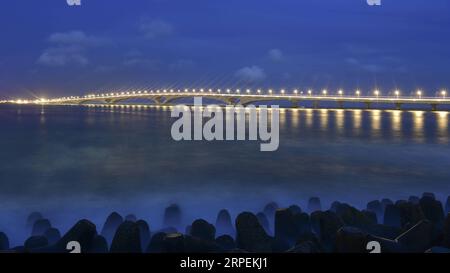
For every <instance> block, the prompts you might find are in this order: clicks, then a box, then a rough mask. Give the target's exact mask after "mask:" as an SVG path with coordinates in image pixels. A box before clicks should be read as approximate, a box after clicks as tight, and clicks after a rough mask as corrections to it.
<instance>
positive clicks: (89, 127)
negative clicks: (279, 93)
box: [0, 105, 450, 239]
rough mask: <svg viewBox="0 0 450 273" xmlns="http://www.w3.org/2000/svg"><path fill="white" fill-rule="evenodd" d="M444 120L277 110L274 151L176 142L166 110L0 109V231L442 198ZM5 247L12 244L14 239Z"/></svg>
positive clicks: (447, 181)
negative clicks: (276, 206) (122, 217)
mask: <svg viewBox="0 0 450 273" xmlns="http://www.w3.org/2000/svg"><path fill="white" fill-rule="evenodd" d="M449 118H450V115H449V113H447V112H424V111H403V112H402V111H388V110H383V111H380V110H368V111H366V110H307V109H298V110H290V109H286V110H283V111H282V112H281V115H280V147H279V149H278V151H276V152H265V153H264V152H260V151H259V143H258V142H248V141H245V142H242V141H241V142H235V141H233V142H205V141H201V142H194V141H192V142H186V141H183V142H175V141H173V140H172V139H171V137H170V127H171V125H172V122H173V121H174V119H172V118H171V117H170V109H169V108H168V107H159V108H157V107H150V108H143V107H141V108H137V107H135V108H132V107H128V108H127V107H122V108H120V107H114V108H111V107H87V106H83V107H75V106H72V107H71V106H66V107H59V106H58V107H57V106H49V107H37V106H11V105H1V106H0V124H1V131H0V132H1V134H0V145H1V147H0V151H1V153H0V230H4V231H7V232H9V233H10V234H11V233H12V234H13V235H12V236H13V237H14V236H16V238H19V237H20V234H19V232H18V231H17V228H16V227H17V226H20V227H22V226H24V222H25V217H26V215H27V214H28V213H29V212H30V211H34V210H39V211H41V212H43V213H44V215H45V216H47V217H49V218H51V220H52V222H53V224H54V225H55V226H57V227H58V228H60V229H62V230H64V229H66V228H67V227H68V225H69V223H70V224H72V223H73V221H75V219H79V218H81V217H85V218H90V219H92V220H94V222H95V223H97V224H98V226H99V228H101V225H102V223H103V219H104V218H105V217H106V215H107V214H109V212H111V211H112V210H117V211H119V212H120V213H123V214H127V213H135V214H136V215H137V216H138V217H141V218H144V219H146V220H148V221H149V223H150V226H151V228H152V229H153V230H154V229H156V228H159V225H160V224H161V218H162V212H163V208H164V207H166V206H167V205H169V204H170V203H173V202H176V203H179V204H180V205H181V206H182V208H183V210H184V212H185V220H186V223H187V222H190V221H191V220H192V219H194V218H198V217H203V218H205V219H207V220H210V221H214V219H215V215H216V213H217V211H218V210H219V209H221V208H228V209H230V211H231V212H232V214H233V215H235V214H236V213H237V212H238V211H240V210H244V209H245V210H251V211H255V212H257V211H258V210H261V208H262V206H263V205H264V204H265V203H267V202H268V201H272V200H275V201H277V202H279V203H280V204H281V205H290V204H292V203H297V204H299V205H300V206H302V207H305V201H306V200H307V199H308V198H309V197H310V196H320V197H321V198H322V200H323V203H324V204H325V205H326V206H327V205H329V203H330V202H331V201H334V200H340V201H347V202H350V203H352V204H354V205H356V206H359V207H361V206H364V205H365V204H366V203H367V201H369V200H370V199H377V198H382V197H390V198H407V197H408V196H409V195H412V194H414V195H419V194H421V193H422V192H423V191H432V192H435V193H436V195H437V197H438V198H440V199H445V198H446V196H447V195H449V194H450V147H449V142H450V128H449V127H450V126H449ZM13 239H14V238H13Z"/></svg>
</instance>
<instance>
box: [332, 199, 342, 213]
mask: <svg viewBox="0 0 450 273" xmlns="http://www.w3.org/2000/svg"><path fill="white" fill-rule="evenodd" d="M340 205H341V202H338V201H334V202H333V203H331V206H330V211H332V212H336V210H337V208H338V207H339V206H340Z"/></svg>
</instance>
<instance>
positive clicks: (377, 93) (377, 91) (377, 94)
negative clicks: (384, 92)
mask: <svg viewBox="0 0 450 273" xmlns="http://www.w3.org/2000/svg"><path fill="white" fill-rule="evenodd" d="M373 93H374V94H375V96H377V98H378V96H380V90H378V89H376V90H375V91H374V92H373Z"/></svg>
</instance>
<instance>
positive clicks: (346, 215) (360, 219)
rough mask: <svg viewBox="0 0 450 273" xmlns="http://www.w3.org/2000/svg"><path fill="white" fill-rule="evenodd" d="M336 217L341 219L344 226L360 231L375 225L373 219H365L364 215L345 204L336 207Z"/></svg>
mask: <svg viewBox="0 0 450 273" xmlns="http://www.w3.org/2000/svg"><path fill="white" fill-rule="evenodd" d="M336 215H337V216H338V217H339V218H340V219H341V221H342V223H343V224H344V225H346V226H352V227H358V228H361V229H366V228H367V227H369V226H371V225H375V224H376V223H377V221H376V219H373V217H367V215H366V214H365V213H363V212H361V211H359V210H358V209H356V208H354V207H352V206H350V205H348V204H345V203H342V204H340V205H339V206H338V207H337V209H336Z"/></svg>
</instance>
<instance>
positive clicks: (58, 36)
mask: <svg viewBox="0 0 450 273" xmlns="http://www.w3.org/2000/svg"><path fill="white" fill-rule="evenodd" d="M48 41H49V42H50V43H54V44H68V45H80V46H99V45H103V44H106V43H107V41H106V39H103V38H99V37H94V36H87V35H86V34H85V33H84V32H83V31H79V30H74V31H68V32H57V33H53V34H52V35H50V37H49V39H48Z"/></svg>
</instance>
